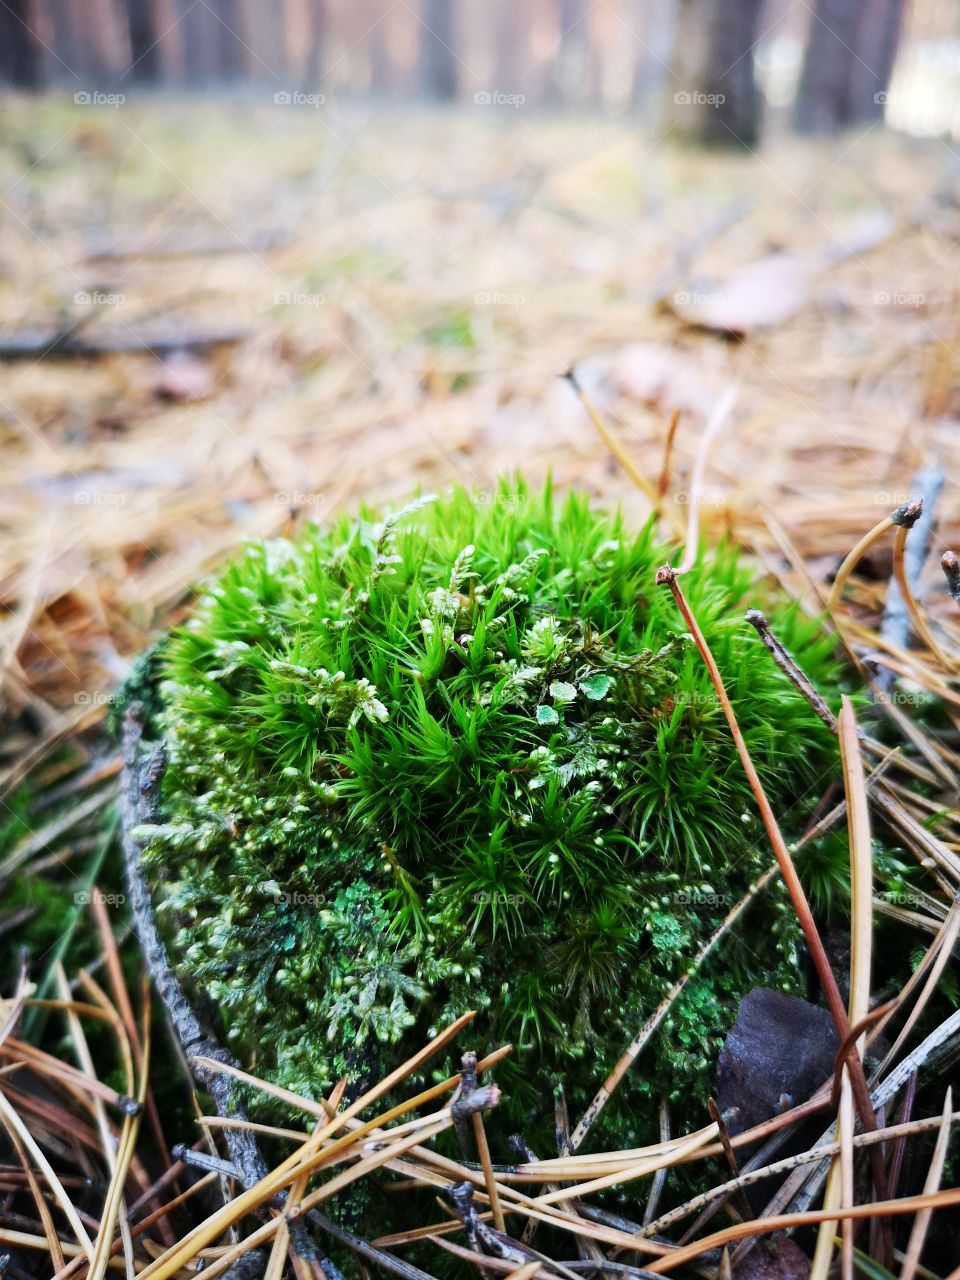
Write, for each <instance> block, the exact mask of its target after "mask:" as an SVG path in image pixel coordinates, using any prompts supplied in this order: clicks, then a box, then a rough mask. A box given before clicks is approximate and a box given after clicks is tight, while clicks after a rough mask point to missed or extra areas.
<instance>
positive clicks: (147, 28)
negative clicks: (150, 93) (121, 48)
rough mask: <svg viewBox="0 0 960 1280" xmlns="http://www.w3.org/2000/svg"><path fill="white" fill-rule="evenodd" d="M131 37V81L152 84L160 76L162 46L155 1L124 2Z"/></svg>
mask: <svg viewBox="0 0 960 1280" xmlns="http://www.w3.org/2000/svg"><path fill="white" fill-rule="evenodd" d="M124 3H125V8H126V14H127V31H128V33H129V36H130V79H131V80H134V81H138V82H139V83H141V84H150V83H152V82H153V81H155V80H157V79H159V76H160V46H159V44H158V41H157V36H158V32H157V27H156V23H155V21H154V4H153V0H124Z"/></svg>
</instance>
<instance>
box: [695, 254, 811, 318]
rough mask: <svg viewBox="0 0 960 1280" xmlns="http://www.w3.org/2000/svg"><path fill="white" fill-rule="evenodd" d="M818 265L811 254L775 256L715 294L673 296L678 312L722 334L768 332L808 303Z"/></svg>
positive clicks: (720, 286) (754, 265)
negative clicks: (754, 331) (768, 329)
mask: <svg viewBox="0 0 960 1280" xmlns="http://www.w3.org/2000/svg"><path fill="white" fill-rule="evenodd" d="M820 266H821V261H820V259H819V258H817V257H814V256H812V255H810V254H799V253H773V254H770V255H769V256H768V257H766V258H760V259H759V260H758V261H757V262H751V263H750V265H749V266H746V267H744V268H743V270H742V271H738V272H737V273H736V274H734V275H733V276H731V277H730V278H729V279H728V280H726V281H724V282H723V283H721V284H718V285H716V286H714V288H713V289H712V290H709V289H704V290H702V291H697V290H690V291H681V292H680V293H678V294H676V295H675V297H674V310H675V311H676V313H677V314H678V315H679V316H680V318H681V319H682V320H685V321H686V322H687V323H688V324H691V325H697V326H699V327H701V328H704V329H715V330H716V331H717V332H718V333H735V334H744V333H750V332H752V331H753V330H755V329H766V328H770V327H771V326H773V325H778V324H782V323H783V322H784V320H789V319H790V317H791V316H793V315H796V313H797V312H798V311H800V310H801V308H802V307H803V306H804V305H805V304H806V303H807V301H808V300H809V297H810V285H811V281H812V279H813V276H814V275H815V274H816V272H817V271H818V270H819V268H820Z"/></svg>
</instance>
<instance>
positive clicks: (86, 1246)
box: [0, 1089, 93, 1263]
mask: <svg viewBox="0 0 960 1280" xmlns="http://www.w3.org/2000/svg"><path fill="white" fill-rule="evenodd" d="M0 1117H2V1119H3V1121H4V1124H5V1125H6V1127H7V1128H8V1129H9V1130H11V1131H12V1132H15V1133H16V1135H17V1137H18V1138H19V1139H20V1141H21V1143H22V1144H23V1146H24V1147H25V1148H26V1150H27V1151H28V1152H29V1155H30V1157H31V1159H32V1160H33V1162H34V1164H35V1165H36V1167H37V1168H38V1169H39V1170H40V1172H41V1173H42V1174H43V1176H44V1178H45V1179H46V1182H47V1186H48V1187H49V1188H50V1190H51V1191H52V1192H53V1194H54V1196H55V1198H56V1201H57V1203H58V1204H59V1206H60V1209H61V1211H62V1213H63V1215H64V1217H65V1218H66V1219H67V1222H69V1224H70V1230H71V1231H72V1232H73V1234H74V1237H75V1238H76V1240H77V1243H78V1244H79V1245H80V1248H81V1249H82V1250H83V1252H84V1253H85V1254H86V1256H87V1258H88V1260H89V1261H90V1262H91V1263H92V1261H93V1241H92V1240H91V1239H90V1237H89V1236H88V1235H87V1232H86V1229H85V1228H84V1226H83V1223H82V1222H81V1221H80V1218H79V1215H78V1214H77V1211H76V1210H75V1209H74V1207H73V1202H72V1201H71V1199H70V1197H69V1196H68V1195H67V1193H66V1191H65V1190H64V1188H63V1185H62V1183H61V1182H60V1179H59V1178H58V1177H57V1175H56V1173H55V1172H54V1170H53V1166H52V1165H51V1164H50V1162H49V1160H48V1159H47V1158H46V1156H45V1155H44V1154H43V1152H42V1151H41V1150H40V1148H39V1146H38V1145H37V1144H36V1142H35V1141H34V1140H33V1138H32V1137H31V1135H30V1132H29V1130H28V1129H27V1127H26V1125H25V1124H24V1123H23V1121H22V1120H21V1119H20V1117H19V1116H18V1115H17V1113H16V1112H15V1111H14V1109H13V1107H11V1105H10V1103H9V1102H8V1101H7V1098H6V1096H5V1094H4V1092H3V1090H2V1089H0ZM64 1252H67V1250H66V1249H65V1250H64Z"/></svg>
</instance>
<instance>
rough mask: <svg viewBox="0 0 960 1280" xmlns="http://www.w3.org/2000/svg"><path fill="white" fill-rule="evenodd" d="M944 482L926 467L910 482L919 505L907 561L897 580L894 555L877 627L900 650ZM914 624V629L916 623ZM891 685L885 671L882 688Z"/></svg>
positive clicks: (936, 471) (890, 675) (936, 470)
mask: <svg viewBox="0 0 960 1280" xmlns="http://www.w3.org/2000/svg"><path fill="white" fill-rule="evenodd" d="M943 481H944V476H943V472H942V471H941V470H940V468H939V467H925V468H924V469H923V470H922V471H918V472H917V473H916V475H915V476H914V477H913V479H912V480H911V481H910V489H911V492H912V493H914V494H916V496H917V500H918V501H919V503H920V513H919V515H918V516H917V518H916V520H915V521H914V522H913V524H914V529H915V532H914V536H913V538H911V539H910V542H909V543H908V548H907V555H906V560H905V563H903V565H902V569H903V571H902V578H903V581H901V580H900V578H901V574H900V573H898V572H896V567H897V566H896V553H895V558H894V570H895V572H894V578H893V581H892V582H891V583H890V585H889V586H888V587H887V599H886V604H885V606H884V610H883V622H882V623H881V626H880V634H881V636H882V637H883V639H884V640H887V641H889V642H890V643H891V644H895V645H896V646H897V647H898V648H900V649H906V647H907V645H908V643H909V640H910V619H911V616H912V614H913V612H914V608H912V607H911V606H914V607H915V602H914V601H913V597H912V589H911V584H912V583H914V582H916V581H917V580H918V579H919V577H920V574H921V572H922V571H923V566H924V564H925V562H926V559H927V552H928V551H929V549H930V539H931V537H932V536H933V528H934V524H935V523H936V521H935V517H934V512H935V510H936V504H937V499H938V498H939V496H940V491H941V489H942V488H943ZM901 527H903V526H901ZM909 527H910V526H909V525H908V526H906V527H904V534H903V536H904V539H906V532H907V530H908V529H909ZM899 533H900V531H899V530H898V537H897V542H898V543H899V542H900V537H899ZM901 552H902V544H901ZM904 582H905V583H906V590H904ZM914 625H915V626H916V623H915V624H914ZM892 682H893V673H892V672H884V674H883V675H882V676H881V687H882V688H884V689H885V690H886V689H889V687H890V685H891V684H892Z"/></svg>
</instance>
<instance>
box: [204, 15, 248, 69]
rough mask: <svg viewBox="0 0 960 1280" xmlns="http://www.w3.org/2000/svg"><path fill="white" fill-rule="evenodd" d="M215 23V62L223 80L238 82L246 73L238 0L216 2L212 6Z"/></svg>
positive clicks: (245, 41) (244, 41)
mask: <svg viewBox="0 0 960 1280" xmlns="http://www.w3.org/2000/svg"><path fill="white" fill-rule="evenodd" d="M212 8H213V11H214V14H215V15H216V17H217V18H218V19H219V21H218V23H217V62H218V68H219V72H220V76H221V78H222V79H224V80H240V79H241V78H242V77H243V74H244V72H245V71H246V65H247V64H246V52H247V51H246V49H245V47H244V46H245V44H247V40H246V37H245V35H244V33H243V29H242V21H243V18H242V15H241V12H240V5H239V2H238V0H216V2H215V3H214V4H213V5H212Z"/></svg>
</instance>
